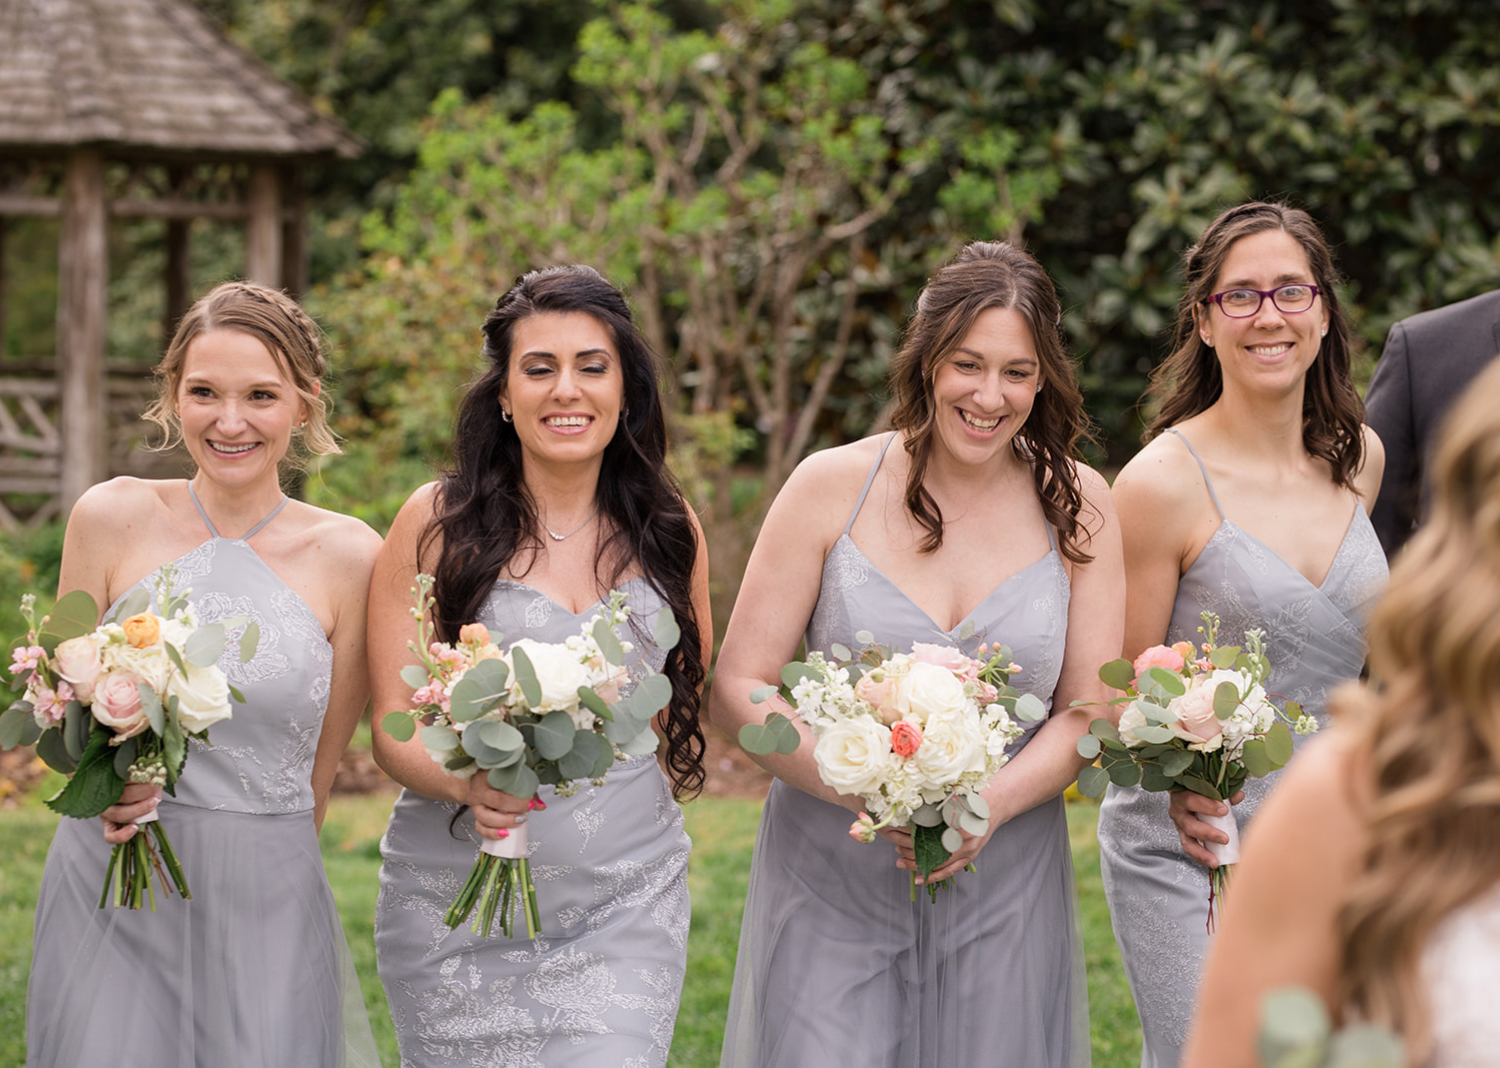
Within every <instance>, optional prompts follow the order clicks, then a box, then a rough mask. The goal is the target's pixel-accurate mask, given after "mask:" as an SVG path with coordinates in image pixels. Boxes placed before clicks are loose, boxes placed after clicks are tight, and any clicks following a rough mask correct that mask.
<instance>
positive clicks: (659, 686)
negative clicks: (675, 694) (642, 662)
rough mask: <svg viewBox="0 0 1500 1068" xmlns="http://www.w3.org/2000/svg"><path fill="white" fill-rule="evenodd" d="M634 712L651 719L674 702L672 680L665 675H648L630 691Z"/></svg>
mask: <svg viewBox="0 0 1500 1068" xmlns="http://www.w3.org/2000/svg"><path fill="white" fill-rule="evenodd" d="M630 702H631V704H632V706H634V709H635V711H634V714H635V715H636V716H637V717H639V718H640V719H650V718H651V717H652V716H654V715H656V714H657V713H658V712H660V711H661V710H662V709H664V708H666V707H667V706H668V705H669V704H671V703H672V680H671V679H669V678H667V677H666V676H665V675H647V676H646V677H645V678H644V679H642V680H641V681H640V682H638V683H636V684H635V689H634V690H632V691H631V692H630Z"/></svg>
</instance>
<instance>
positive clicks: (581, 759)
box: [557, 731, 615, 781]
mask: <svg viewBox="0 0 1500 1068" xmlns="http://www.w3.org/2000/svg"><path fill="white" fill-rule="evenodd" d="M614 756H615V750H614V746H612V745H610V744H609V742H607V741H605V739H604V738H603V737H602V736H601V735H598V734H595V733H593V732H592V731H579V732H578V737H577V738H575V739H573V747H572V748H571V749H569V750H568V752H567V754H566V755H564V756H563V757H562V759H560V760H559V761H558V762H557V770H558V771H559V772H561V773H562V777H563V778H564V779H567V780H569V781H572V780H573V779H593V778H598V777H599V776H600V775H602V774H604V772H605V771H608V770H609V765H610V762H611V761H613V760H614ZM601 764H602V766H601Z"/></svg>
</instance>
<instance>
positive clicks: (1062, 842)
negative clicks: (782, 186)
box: [712, 242, 1125, 1068]
mask: <svg viewBox="0 0 1500 1068" xmlns="http://www.w3.org/2000/svg"><path fill="white" fill-rule="evenodd" d="M1060 319H1061V307H1060V305H1059V303H1058V299H1057V294H1056V291H1055V290H1054V289H1053V286H1052V282H1051V280H1050V279H1049V278H1048V277H1047V275H1046V272H1044V271H1043V270H1042V268H1041V267H1040V266H1039V265H1038V264H1037V262H1036V261H1035V260H1033V259H1032V258H1031V257H1030V256H1028V255H1026V254H1025V253H1024V252H1021V251H1020V250H1018V249H1015V248H1013V247H1011V246H1010V245H1007V244H1000V243H995V242H976V243H975V244H972V245H970V246H968V247H967V248H965V249H964V250H963V251H962V252H961V253H959V255H958V256H957V258H956V259H955V260H954V261H953V262H952V263H950V264H948V265H947V266H945V267H944V268H943V269H942V270H940V271H939V272H937V274H936V275H934V276H933V277H932V278H931V279H930V280H929V282H928V284H927V286H926V288H925V289H924V290H923V291H922V295H921V296H920V298H919V299H918V301H917V310H916V314H915V315H914V316H913V317H912V320H911V322H910V324H909V325H908V326H907V329H906V334H905V337H904V339H903V342H902V345H901V349H900V351H899V352H898V353H897V355H896V357H895V359H894V360H893V361H892V365H891V372H890V384H891V388H892V391H893V394H894V397H895V400H896V410H895V415H894V418H893V420H892V422H893V424H894V426H895V432H894V433H890V434H880V435H877V436H874V437H870V438H866V439H864V440H863V441H858V442H855V443H854V444H852V445H845V446H842V447H839V448H834V449H828V450H826V451H824V452H820V453H817V454H816V455H813V456H811V457H809V458H808V459H807V460H805V461H803V463H802V464H801V465H799V466H798V468H797V470H796V471H795V472H794V473H793V475H792V477H791V478H790V479H789V480H788V481H787V484H786V485H785V486H784V487H783V488H782V490H781V493H780V494H779V495H778V496H777V498H776V501H775V503H774V504H773V505H772V507H771V511H770V514H769V515H768V516H767V517H766V522H765V524H764V526H763V527H762V528H761V532H760V537H759V538H758V539H757V541H756V545H755V551H754V553H753V555H752V556H751V559H750V564H749V567H748V569H747V570H746V572H745V581H744V585H743V586H741V588H740V594H739V598H738V599H737V601H736V602H735V608H734V618H733V619H732V620H731V622H730V625H729V631H728V634H727V635H726V637H725V640H724V646H723V648H722V650H721V651H720V656H719V666H718V669H717V673H716V675H715V681H714V688H713V698H712V701H713V714H714V717H715V721H716V722H717V723H718V724H719V725H720V726H722V727H724V728H725V729H726V730H728V731H729V732H731V734H732V733H734V732H736V731H737V730H738V729H739V727H740V726H741V725H743V724H745V723H750V722H757V723H758V722H760V721H761V719H762V718H763V717H764V715H765V712H766V707H765V706H762V705H757V704H752V703H751V701H750V694H751V693H752V691H754V690H756V689H757V688H758V687H761V686H763V685H766V684H768V683H774V682H776V681H777V680H778V679H779V677H780V670H781V666H782V665H783V664H784V663H786V662H787V661H789V660H791V659H793V657H794V654H795V653H796V651H797V647H798V643H799V642H800V641H802V640H803V637H804V634H805V637H806V642H807V648H808V649H809V650H821V651H824V652H825V653H826V652H828V651H829V650H830V649H831V648H832V647H833V645H834V644H835V643H838V644H842V645H845V646H847V647H849V648H850V649H857V648H860V647H861V646H862V645H863V642H862V641H861V640H860V639H859V638H858V637H857V635H859V634H860V633H861V632H863V631H868V632H870V635H871V636H872V637H873V639H874V641H875V642H877V643H880V644H884V645H887V646H890V647H892V648H893V649H897V650H910V649H911V647H912V644H913V643H914V642H938V643H942V644H945V645H950V646H958V647H962V648H964V649H966V650H967V651H969V652H973V651H974V647H975V646H977V645H979V644H980V643H981V642H995V643H1000V644H1005V645H1009V646H1010V647H1011V649H1012V651H1013V653H1014V656H1015V662H1016V663H1017V664H1018V665H1020V666H1021V667H1022V668H1023V669H1024V670H1022V672H1021V673H1020V674H1019V675H1018V676H1017V677H1016V679H1015V681H1014V685H1015V686H1016V687H1017V688H1018V689H1019V690H1021V691H1024V692H1030V693H1034V694H1036V695H1037V696H1038V697H1040V698H1042V699H1043V700H1044V701H1046V702H1047V703H1048V704H1049V705H1050V710H1051V711H1050V715H1049V716H1048V717H1047V718H1046V719H1045V720H1044V721H1042V722H1040V723H1032V724H1029V725H1027V731H1026V734H1025V735H1024V736H1023V737H1022V738H1021V739H1019V740H1018V741H1016V742H1015V743H1013V745H1012V747H1011V752H1012V754H1013V756H1012V759H1011V760H1010V762H1009V763H1008V764H1006V765H1005V766H1004V767H1003V768H1001V769H1000V771H999V772H998V773H997V774H996V775H995V776H994V778H993V779H992V780H991V781H990V782H989V784H988V785H987V786H986V787H985V788H984V789H983V791H982V794H983V797H984V798H985V800H986V802H987V803H988V805H989V810H990V814H991V818H990V821H989V828H988V831H987V833H985V834H983V835H979V836H973V835H968V834H965V835H964V843H963V846H962V847H961V848H960V849H959V850H957V851H956V852H955V853H954V854H953V855H952V857H951V859H950V860H949V862H948V863H947V864H945V865H943V866H942V867H941V868H939V869H937V870H935V871H933V872H932V874H931V877H930V879H931V880H932V881H940V880H943V879H945V878H947V877H949V876H952V877H953V885H952V887H951V888H949V889H945V890H943V891H942V892H941V893H939V894H938V896H937V898H936V900H935V901H930V900H929V899H928V895H927V894H925V893H916V894H913V893H912V891H911V886H910V883H909V879H910V877H911V876H910V873H911V872H912V871H914V870H915V862H914V859H913V849H912V839H911V836H910V834H909V833H908V832H907V831H906V830H905V829H900V830H893V829H891V828H886V829H885V830H884V831H882V832H881V833H882V835H883V839H882V840H877V841H876V842H874V843H873V844H870V845H861V844H858V843H856V842H854V841H852V840H851V839H850V837H849V834H848V827H849V823H850V814H851V812H857V811H859V808H860V806H861V804H862V802H861V801H860V800H859V798H858V797H856V796H852V795H844V794H839V793H836V792H835V791H834V790H833V789H832V788H830V787H829V786H827V785H825V784H824V783H823V782H822V781H821V779H820V777H819V774H818V770H817V767H816V764H815V761H814V758H813V749H814V746H813V744H812V743H811V742H810V741H808V740H807V739H806V738H804V744H803V745H802V746H801V748H799V749H798V750H797V752H795V753H793V754H792V755H791V756H779V755H776V754H772V755H770V756H766V757H759V758H757V759H758V760H760V762H761V763H762V764H763V765H764V766H765V767H766V768H767V769H768V770H769V771H771V772H772V773H773V774H775V775H776V777H777V781H776V782H775V783H773V784H772V786H771V793H770V796H769V798H768V799H767V801H766V807H765V813H764V815H763V817H762V820H761V826H760V836H759V838H758V840H757V842H756V846H755V860H754V867H753V869H752V872H751V883H750V894H749V899H748V901H747V903H746V906H745V919H744V926H743V932H742V934H741V937H740V947H739V959H738V963H737V966H736V970H735V981H734V993H733V996H732V998H731V1004H730V1010H729V1027H728V1031H727V1033H726V1035H725V1038H724V1053H723V1064H725V1065H726V1066H730V1065H732V1066H744V1068H751V1066H754V1068H770V1066H778V1065H779V1066H786V1068H801V1066H804V1065H814V1064H848V1065H860V1066H861V1068H927V1066H929V1065H951V1066H953V1068H965V1066H977V1065H1026V1066H1028V1068H1065V1066H1072V1065H1083V1064H1087V1063H1088V1060H1089V1030H1088V1006H1087V995H1086V993H1085V987H1084V984H1083V960H1082V952H1081V948H1080V943H1079V939H1078V921H1077V911H1076V910H1077V897H1076V893H1075V890H1074V886H1073V872H1072V862H1071V859H1070V854H1069V850H1068V834H1067V820H1066V817H1065V814H1064V811H1063V801H1062V792H1063V790H1064V788H1065V787H1067V785H1068V784H1069V783H1071V782H1072V781H1073V779H1074V777H1075V776H1076V775H1077V774H1078V771H1079V769H1080V768H1081V766H1082V763H1083V762H1082V761H1081V760H1080V759H1079V757H1078V753H1077V749H1076V744H1077V741H1078V738H1079V736H1080V735H1081V734H1082V733H1083V732H1084V730H1085V729H1086V727H1087V725H1088V721H1089V718H1090V715H1091V713H1090V712H1089V711H1088V710H1086V709H1083V708H1075V707H1073V705H1074V702H1075V701H1080V700H1081V701H1102V700H1104V699H1105V698H1106V697H1107V694H1106V693H1105V691H1104V688H1103V686H1102V684H1101V683H1100V682H1099V679H1098V676H1097V674H1096V672H1097V670H1098V666H1099V665H1100V664H1101V663H1103V662H1104V661H1106V660H1108V659H1110V658H1111V657H1113V656H1114V655H1115V654H1116V653H1117V652H1118V651H1119V647H1120V620H1121V618H1122V615H1123V610H1124V593H1125V582H1124V576H1123V574H1122V571H1121V559H1120V541H1119V533H1118V531H1117V529H1116V526H1115V521H1114V510H1113V507H1112V505H1111V503H1110V498H1109V489H1108V487H1107V486H1106V485H1105V483H1104V480H1103V479H1102V478H1101V477H1100V476H1099V475H1098V474H1096V473H1095V472H1094V471H1092V470H1090V469H1089V468H1088V467H1087V466H1085V465H1084V464H1082V463H1081V462H1079V461H1078V460H1077V459H1076V457H1075V452H1074V446H1075V444H1076V442H1077V440H1078V438H1079V436H1080V434H1081V433H1082V432H1083V429H1084V425H1085V419H1084V414H1083V404H1082V397H1081V395H1080V393H1079V389H1078V382H1077V378H1076V375H1075V374H1074V371H1073V368H1072V365H1071V364H1070V362H1069V360H1068V357H1067V353H1066V350H1065V349H1064V347H1063V341H1062V336H1061V332H1060V330H1059V328H1058V324H1059V321H1060ZM783 707H784V706H783ZM803 729H804V731H805V728H803ZM971 861H972V862H973V863H974V864H975V866H976V867H977V869H978V870H977V871H975V872H968V871H964V870H963V869H964V867H965V865H967V864H969V863H970V862H971ZM913 898H915V899H913Z"/></svg>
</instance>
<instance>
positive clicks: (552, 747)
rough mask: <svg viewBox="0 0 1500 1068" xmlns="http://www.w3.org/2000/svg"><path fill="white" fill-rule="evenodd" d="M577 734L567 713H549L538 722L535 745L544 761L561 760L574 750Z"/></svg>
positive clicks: (571, 718) (576, 729)
mask: <svg viewBox="0 0 1500 1068" xmlns="http://www.w3.org/2000/svg"><path fill="white" fill-rule="evenodd" d="M518 674H519V672H518ZM522 685H524V683H523V684H522ZM577 733H578V728H577V727H576V726H574V724H573V717H572V716H570V715H568V714H567V713H566V712H549V713H547V714H546V715H545V716H543V717H542V718H541V720H540V721H538V722H537V725H536V733H535V734H534V736H533V737H534V739H535V741H534V743H533V744H534V745H535V746H536V751H537V752H538V753H540V754H541V755H542V759H544V760H561V759H562V758H563V757H564V756H565V755H566V754H567V753H568V751H569V750H570V749H572V748H573V739H574V735H576V734H577Z"/></svg>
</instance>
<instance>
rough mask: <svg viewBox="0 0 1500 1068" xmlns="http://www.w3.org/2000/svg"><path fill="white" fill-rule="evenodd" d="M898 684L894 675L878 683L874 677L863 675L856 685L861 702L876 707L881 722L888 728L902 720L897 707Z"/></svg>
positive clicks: (855, 690)
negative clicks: (866, 702)
mask: <svg viewBox="0 0 1500 1068" xmlns="http://www.w3.org/2000/svg"><path fill="white" fill-rule="evenodd" d="M896 683H897V679H896V678H895V677H894V676H892V675H886V676H885V678H883V679H880V680H879V681H878V682H877V681H876V679H875V677H874V675H861V676H860V679H859V681H858V682H856V683H855V684H854V692H855V694H856V695H858V696H859V698H860V700H862V701H868V702H870V704H872V705H874V706H875V712H876V714H877V715H879V716H880V721H881V722H882V723H884V724H886V725H887V726H889V725H890V724H892V723H894V722H895V721H896V720H897V719H898V718H900V713H899V712H897V711H896V705H895V700H896Z"/></svg>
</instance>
